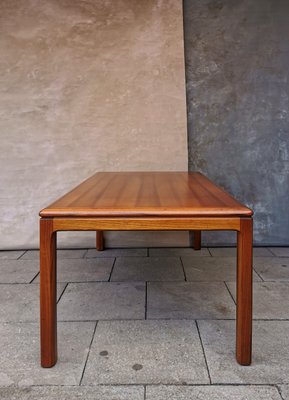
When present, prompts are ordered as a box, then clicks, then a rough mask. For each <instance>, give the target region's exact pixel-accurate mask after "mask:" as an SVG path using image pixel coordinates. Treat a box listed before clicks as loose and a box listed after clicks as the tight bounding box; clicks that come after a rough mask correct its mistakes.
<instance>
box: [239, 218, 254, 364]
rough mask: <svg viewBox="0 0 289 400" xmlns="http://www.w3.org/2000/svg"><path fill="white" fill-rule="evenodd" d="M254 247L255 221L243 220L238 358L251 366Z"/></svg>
mask: <svg viewBox="0 0 289 400" xmlns="http://www.w3.org/2000/svg"><path fill="white" fill-rule="evenodd" d="M252 245H253V220H252V219H251V218H241V226H240V231H239V232H238V253H237V258H238V260H237V327H236V328H237V329H236V334H237V338H236V358H237V361H238V363H239V364H241V365H250V364H251V353H252Z"/></svg>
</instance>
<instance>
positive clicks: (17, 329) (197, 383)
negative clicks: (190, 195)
mask: <svg viewBox="0 0 289 400" xmlns="http://www.w3.org/2000/svg"><path fill="white" fill-rule="evenodd" d="M128 250H129V249H128ZM129 253H130V252H129ZM168 253H169V254H175V256H172V258H173V259H174V260H175V259H178V260H180V259H182V260H183V264H184V268H185V270H190V269H191V268H194V267H195V268H197V269H198V274H200V277H201V278H202V279H204V281H202V282H199V281H197V282H180V281H177V280H175V281H171V282H150V281H152V279H154V278H155V276H156V270H155V269H156V268H158V267H159V266H160V270H162V269H163V268H164V265H165V264H164V262H166V257H165V255H159V257H151V258H150V257H147V254H148V251H147V249H144V256H143V257H141V256H135V257H129V256H128V257H125V259H127V260H131V261H130V262H131V263H132V265H133V266H134V267H132V269H134V268H135V269H136V271H137V269H138V265H141V264H142V263H144V264H143V265H152V264H147V263H148V260H151V261H152V262H153V264H154V268H147V269H146V273H145V276H144V275H143V276H142V279H144V278H146V279H148V281H149V282H148V284H147V290H146V283H145V282H144V281H139V282H137V281H136V282H94V279H95V278H96V276H97V278H105V279H108V278H109V276H108V272H109V271H110V270H111V267H112V263H113V262H114V257H107V258H89V259H88V258H78V259H77V258H65V259H63V258H60V259H59V261H58V278H59V280H62V279H63V280H64V281H65V282H66V279H67V281H68V279H86V280H87V282H85V283H72V284H70V285H68V286H67V287H66V290H67V292H66V291H64V292H63V294H62V297H61V299H60V301H59V303H58V320H59V323H58V336H59V337H58V354H59V360H58V363H57V364H56V366H55V367H53V368H51V369H42V368H41V367H40V363H39V361H40V360H39V322H38V318H39V317H38V315H39V284H38V283H35V282H37V279H38V278H36V279H35V280H33V282H32V283H30V284H29V283H24V282H25V279H24V278H25V277H26V279H27V278H29V279H30V274H31V273H32V272H33V271H34V272H33V273H35V272H36V271H37V269H38V260H36V259H34V260H21V259H20V260H15V259H11V260H3V259H2V260H0V276H1V277H2V280H4V279H7V276H9V280H10V283H9V284H3V283H2V284H0V303H1V307H0V321H1V320H2V322H0V349H1V356H0V359H1V363H0V399H1V400H2V398H3V400H7V399H8V398H9V400H20V399H21V400H22V399H23V400H28V399H29V400H30V399H31V400H34V399H35V400H36V398H37V399H43V400H46V399H49V400H54V399H55V400H58V399H59V398H61V399H66V398H67V399H68V398H69V399H70V398H71V399H72V400H73V399H79V398H83V397H85V398H88V399H90V398H91V399H93V400H94V399H96V400H98V399H99V400H106V399H107V400H108V399H109V400H124V399H125V400H140V399H141V400H154V399H155V400H159V399H162V400H175V399H177V400H183V399H184V400H185V399H186V400H193V399H194V400H195V399H196V398H198V399H200V400H201V399H204V400H205V399H214V400H215V399H236V400H245V399H246V400H247V399H250V400H251V399H252V400H253V399H256V400H260V399H266V400H267V399H268V400H269V399H272V400H281V397H280V396H279V395H278V390H279V392H280V393H282V396H283V399H282V400H284V399H287V398H288V386H289V381H288V376H289V364H288V359H289V349H288V341H289V336H288V332H289V329H288V328H289V325H288V324H289V321H288V319H289V318H288V311H287V310H288V309H289V298H288V285H289V283H288V281H287V282H286V280H285V278H286V275H285V274H284V273H283V272H282V271H283V269H284V270H285V271H287V267H282V265H287V261H288V257H287V258H286V257H277V256H273V255H272V256H271V257H267V256H266V257H255V259H254V265H255V268H256V269H257V270H258V272H259V274H260V276H262V278H263V279H269V280H271V279H273V280H272V281H268V282H261V281H258V282H257V278H256V280H255V282H254V292H255V293H254V300H255V306H254V316H256V317H257V318H262V320H255V321H254V323H253V332H254V340H253V363H252V365H251V366H250V367H241V366H239V365H238V364H237V362H236V360H235V332H236V331H235V329H236V328H235V320H232V321H228V320H226V319H227V318H230V319H231V318H232V319H234V318H235V305H234V302H233V300H232V297H231V295H230V292H229V290H228V288H229V289H230V291H231V292H232V294H234V290H235V282H228V281H229V278H228V277H230V275H228V274H230V273H231V270H230V268H231V266H232V264H235V261H234V260H233V258H232V257H224V256H223V257H222V256H208V257H203V256H199V257H195V256H182V257H181V256H180V255H179V254H178V255H177V253H176V249H172V251H171V252H170V251H169V252H168ZM75 254H78V256H79V257H83V254H82V253H81V252H80V253H75ZM157 258H159V262H156V261H154V260H156V259H157ZM168 258H169V259H170V257H168ZM134 260H135V261H136V263H134ZM117 262H120V264H121V263H122V257H120V258H119V261H118V259H117ZM284 263H285V264H284ZM16 264H17V268H16V267H15V265H16ZM9 265H10V266H11V274H9ZM33 265H34V267H33V268H34V269H33V268H31V266H33ZM191 265H192V266H194V267H192V266H191ZM102 266H103V267H102ZM95 268H96V269H95ZM233 269H234V268H233ZM97 271H98V272H97ZM187 272H188V271H187ZM170 273H172V274H175V276H176V277H177V276H178V273H179V263H175V262H174V263H172V264H171V266H170ZM7 274H8V275H7ZM99 274H100V275H99ZM218 274H221V275H222V279H223V278H225V277H227V286H226V285H225V284H224V283H223V282H221V281H220V282H214V281H212V279H219V278H218ZM189 275H190V273H187V279H189V278H190V276H189ZM111 277H112V276H110V278H111ZM231 277H232V275H231ZM29 281H30V280H29ZM21 282H23V283H21ZM0 283H1V282H0ZM58 287H59V288H60V291H59V293H58V295H59V294H60V293H61V290H63V289H64V287H65V284H64V283H59V284H58ZM152 313H154V314H153V318H152V317H151V315H152ZM2 317H3V318H2ZM150 318H151V319H150ZM193 318H199V320H197V321H194V320H192V319H193ZM207 318H210V319H207ZM278 318H280V319H279V320H278ZM284 318H286V320H284ZM61 319H65V320H66V322H62V321H61ZM98 319H100V320H98ZM105 319H109V321H104V320H105ZM128 319H129V320H128ZM204 319H205V320H204ZM7 320H8V321H9V322H3V321H7ZM68 320H69V321H70V322H68ZM73 320H74V321H73ZM30 321H37V322H30ZM96 324H98V325H96ZM210 379H211V381H210ZM211 382H212V383H211ZM162 383H164V384H165V385H169V386H163V385H161V384H162ZM134 384H135V385H137V386H134ZM72 385H73V387H72ZM90 385H93V388H91V387H89V386H90ZM126 385H128V386H126ZM235 385H237V386H235ZM259 385H264V386H262V387H261V386H259ZM35 386H36V387H35Z"/></svg>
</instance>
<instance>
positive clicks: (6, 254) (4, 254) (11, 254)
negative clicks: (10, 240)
mask: <svg viewBox="0 0 289 400" xmlns="http://www.w3.org/2000/svg"><path fill="white" fill-rule="evenodd" d="M23 254H24V251H23V250H20V251H17V250H11V251H0V260H17V259H18V258H20V257H21V256H22V255H23Z"/></svg>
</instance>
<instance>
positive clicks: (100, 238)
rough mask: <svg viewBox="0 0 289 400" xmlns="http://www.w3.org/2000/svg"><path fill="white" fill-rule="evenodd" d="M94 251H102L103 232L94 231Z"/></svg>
mask: <svg viewBox="0 0 289 400" xmlns="http://www.w3.org/2000/svg"><path fill="white" fill-rule="evenodd" d="M96 250H98V251H102V250H104V237H103V231H96Z"/></svg>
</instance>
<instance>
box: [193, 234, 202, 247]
mask: <svg viewBox="0 0 289 400" xmlns="http://www.w3.org/2000/svg"><path fill="white" fill-rule="evenodd" d="M192 233H193V240H192V242H193V243H192V247H193V249H194V250H201V248H202V231H192Z"/></svg>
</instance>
